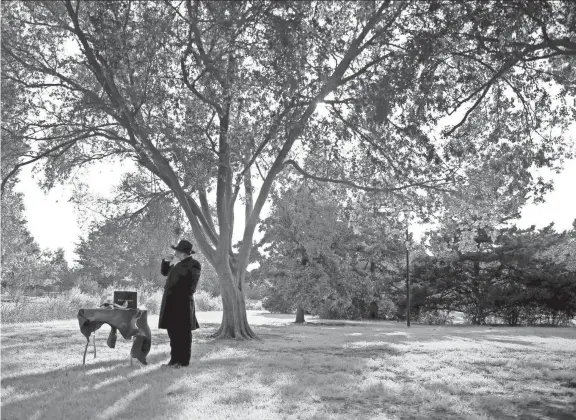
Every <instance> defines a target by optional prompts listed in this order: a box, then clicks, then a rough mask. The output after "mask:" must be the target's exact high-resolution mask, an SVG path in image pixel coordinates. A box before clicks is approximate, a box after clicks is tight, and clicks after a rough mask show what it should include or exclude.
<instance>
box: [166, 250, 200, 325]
mask: <svg viewBox="0 0 576 420" xmlns="http://www.w3.org/2000/svg"><path fill="white" fill-rule="evenodd" d="M201 269H202V268H201V266H200V263H199V262H198V261H196V260H195V259H194V258H192V257H189V258H186V259H184V260H182V261H180V262H179V263H177V264H176V265H173V266H170V262H168V261H164V260H162V264H161V266H160V273H161V274H162V275H163V276H168V277H167V278H166V285H165V286H164V295H163V296H162V305H161V307H160V318H159V319H158V328H163V329H168V328H190V330H192V331H193V330H195V329H197V328H200V325H198V320H197V319H196V308H195V306H194V293H195V292H196V287H197V286H198V280H200V271H201Z"/></svg>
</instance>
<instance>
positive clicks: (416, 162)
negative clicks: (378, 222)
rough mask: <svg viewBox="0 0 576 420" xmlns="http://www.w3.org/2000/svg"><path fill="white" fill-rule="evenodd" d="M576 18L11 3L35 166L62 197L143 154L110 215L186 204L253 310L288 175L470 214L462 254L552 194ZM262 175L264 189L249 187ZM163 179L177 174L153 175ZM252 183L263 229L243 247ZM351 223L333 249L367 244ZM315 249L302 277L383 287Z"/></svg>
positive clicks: (469, 9)
mask: <svg viewBox="0 0 576 420" xmlns="http://www.w3.org/2000/svg"><path fill="white" fill-rule="evenodd" d="M575 10H576V6H575V5H574V4H573V2H552V1H541V2H433V3H428V2H388V1H384V2H302V1H286V2H194V3H193V2H181V1H177V2H176V1H166V2H132V1H115V2H88V1H79V2H72V1H70V0H65V1H63V2H40V3H30V2H19V1H5V2H3V3H2V12H3V22H2V23H3V25H2V40H3V42H2V60H3V63H2V76H3V79H7V80H10V81H11V83H14V84H15V85H17V88H16V89H13V90H12V91H14V92H18V96H14V102H15V103H16V106H15V107H14V108H13V109H15V110H17V112H12V114H10V115H11V116H10V119H11V120H12V121H17V123H18V124H16V125H17V126H18V129H17V130H16V129H12V130H11V133H14V135H13V136H12V137H11V138H12V141H16V140H21V141H22V144H25V145H26V144H30V143H31V142H32V141H33V142H34V146H35V147H34V151H33V152H34V153H33V158H32V159H30V160H28V161H26V162H27V163H29V164H31V163H32V162H41V168H42V169H43V170H44V173H45V178H44V180H43V185H44V186H45V187H46V188H49V187H51V186H53V185H54V184H55V183H56V182H66V181H69V180H70V178H71V177H72V176H73V174H75V173H76V171H78V170H79V169H82V168H85V167H87V166H89V165H91V164H93V163H94V162H98V161H106V160H111V159H117V160H120V161H121V162H135V163H136V170H135V173H133V174H131V176H129V177H127V178H126V179H125V180H124V182H123V184H124V185H123V188H122V189H121V190H120V193H119V194H118V196H117V197H116V198H115V199H113V200H110V201H109V203H108V204H110V206H111V207H128V208H130V211H132V212H134V211H137V208H138V206H142V205H145V204H146V203H149V202H151V201H153V199H157V198H158V197H168V196H169V197H171V198H173V199H175V200H177V202H178V205H179V206H180V207H181V208H182V209H183V210H184V212H185V214H186V217H187V219H188V220H189V222H190V226H191V228H192V231H193V233H194V236H195V239H196V241H197V243H198V245H199V247H200V248H201V249H202V251H203V253H204V256H205V257H206V259H207V260H208V262H209V263H210V264H212V265H213V266H214V267H216V266H218V267H220V268H221V267H226V268H228V267H230V270H229V271H230V272H231V273H232V277H233V278H230V274H229V273H228V270H223V269H220V270H219V273H220V275H221V277H222V278H220V282H221V285H222V292H223V293H227V294H229V295H230V299H226V300H225V302H233V301H234V299H235V300H236V302H237V303H239V302H241V299H239V297H238V295H237V293H236V292H235V290H238V289H241V288H242V282H243V279H244V276H245V271H246V268H247V265H248V262H249V257H250V248H251V246H252V245H253V244H252V238H253V234H254V231H255V229H256V226H257V224H258V220H259V216H260V212H261V210H262V208H263V206H264V204H265V202H266V200H267V198H268V196H269V193H270V191H271V190H272V187H273V184H274V181H275V179H276V178H277V177H278V175H279V174H281V173H282V172H283V171H284V172H286V171H285V170H286V168H290V167H291V168H294V170H295V173H297V174H298V176H304V177H306V178H309V179H315V180H317V181H323V182H330V183H337V184H339V185H341V186H343V185H346V186H348V187H353V188H356V189H364V190H366V191H372V192H374V193H376V192H378V193H383V194H385V197H384V198H383V199H384V200H389V199H395V200H397V202H398V203H402V205H407V206H408V207H409V208H410V209H412V210H414V211H417V212H418V213H420V215H421V217H423V218H433V217H438V218H440V219H442V218H444V219H450V218H451V217H456V218H459V220H460V223H461V224H466V225H467V226H465V228H464V229H462V232H461V238H460V241H459V242H460V244H461V245H462V249H464V248H471V247H473V240H472V238H473V235H474V234H475V233H474V232H475V229H477V228H478V227H480V228H484V229H486V228H488V227H489V226H493V225H494V221H495V220H497V219H500V218H501V216H502V214H506V215H510V214H513V213H514V212H515V211H517V210H518V208H519V206H521V205H522V204H523V202H525V200H526V199H527V197H528V196H529V195H531V196H533V197H535V198H536V199H537V200H539V199H542V196H543V194H544V193H545V192H546V191H548V190H549V189H550V185H549V183H547V182H546V181H544V180H540V179H534V178H533V177H532V176H531V174H530V171H529V170H530V168H532V167H551V168H554V169H557V167H558V163H559V162H561V161H562V159H563V158H565V157H567V156H570V154H571V151H572V150H571V149H572V145H571V144H570V140H566V139H564V138H563V137H562V135H563V132H564V131H566V127H567V125H568V124H570V123H571V122H572V121H573V119H574V116H575V115H576V110H575V109H574V107H573V105H572V104H571V103H570V97H571V96H572V97H573V96H574V94H575V93H576V92H575V89H574V86H576V83H574V81H575V72H574V68H576V66H574V65H573V64H574V52H575V51H576V47H575V45H574V42H573V41H572V40H571V38H570V35H571V31H572V29H573V28H572V22H573V18H574V13H575ZM556 93H557V94H556ZM321 106H322V107H323V109H324V111H326V112H324V113H321V112H319V110H320V109H321ZM19 156H20V157H21V155H19ZM296 160H298V161H296ZM327 161H330V162H333V163H334V164H333V165H332V167H331V168H326V167H325V165H321V164H320V165H319V164H318V163H319V162H327ZM18 162H19V164H24V163H25V162H24V159H20V158H19V159H18ZM300 165H303V166H304V167H303V168H302V167H300ZM262 168H263V169H264V170H265V171H264V173H263V174H262V178H263V179H264V180H265V181H264V182H263V184H262V186H261V188H260V190H259V191H258V192H256V191H254V192H252V191H249V189H250V187H249V186H250V185H251V181H252V179H251V178H252V176H253V175H254V174H255V173H256V170H258V171H261V170H262ZM149 173H152V174H153V177H154V179H155V181H158V183H154V182H145V179H148V174H149ZM3 178H4V177H3ZM4 180H5V178H4ZM156 186H157V187H158V188H156ZM243 186H244V189H245V191H244V193H245V194H244V195H245V198H246V203H247V211H246V214H247V215H248V216H247V219H248V220H247V223H246V224H245V226H246V230H245V234H244V237H243V241H242V245H241V247H240V249H239V251H238V252H235V251H234V250H233V247H232V244H231V240H232V234H231V233H232V230H233V212H234V204H235V203H236V201H237V199H238V198H239V196H240V190H241V188H242V187H243ZM211 192H215V196H214V195H210V193H211ZM252 193H254V195H255V196H256V199H255V200H251V199H250V197H251V194H252ZM471 195H472V196H475V195H480V196H482V197H481V198H480V199H481V200H483V203H484V206H483V207H481V208H479V207H477V205H476V204H475V203H474V202H473V201H471V200H470V199H469V198H470V196H471ZM209 196H210V199H211V201H212V202H211V203H208V200H207V197H209ZM250 203H253V205H254V206H253V208H252V204H250ZM488 203H496V204H495V205H494V207H493V208H492V209H491V211H486V209H490V207H489V204H488ZM98 210H102V209H98ZM104 210H108V209H104ZM303 211H306V210H305V209H304V210H303ZM121 213H122V214H123V213H124V209H123V211H121ZM303 226H304V224H302V226H301V227H303ZM335 226H337V227H338V225H337V224H336V225H335ZM336 231H337V232H338V233H337V234H335V236H334V235H333V234H332V230H330V229H328V230H326V231H325V235H327V237H326V243H334V241H335V240H336V238H337V241H342V240H343V238H344V237H345V236H346V235H348V233H345V229H342V228H340V227H338V228H337V229H336ZM318 233H320V232H318ZM493 233H494V232H488V234H489V235H491V234H493ZM300 248H303V249H305V250H306V251H307V252H310V253H311V256H310V258H311V260H312V261H313V264H311V269H310V270H309V271H310V273H308V272H307V271H305V270H300V271H301V273H300V277H301V278H302V279H305V278H307V277H310V278H313V279H314V282H316V283H318V284H329V283H330V282H335V283H342V281H344V278H346V279H351V280H350V281H349V282H348V283H350V284H359V285H362V286H361V287H360V289H361V288H362V287H364V288H366V287H368V286H367V284H366V283H365V282H364V281H363V279H364V278H365V277H364V274H359V273H358V272H357V270H359V268H358V264H357V263H356V262H354V261H352V262H350V260H354V258H355V257H354V256H353V255H352V253H351V252H344V253H342V252H341V250H338V249H331V248H329V247H328V248H327V247H325V246H323V245H322V244H321V243H319V242H318V241H317V240H312V241H309V242H299V246H298V247H296V248H293V249H291V250H290V252H291V253H294V252H301V251H299V249H300ZM222 250H225V252H222ZM336 251H338V252H340V254H343V255H340V254H338V252H336ZM314 255H315V256H314ZM320 256H322V257H320ZM314 258H316V259H319V258H320V259H321V258H324V261H314ZM344 260H345V261H346V263H345V264H344V266H346V267H348V268H346V269H341V268H340V267H338V264H339V263H340V261H344ZM314 264H317V265H318V266H317V267H316V266H314ZM335 267H338V268H337V269H336V268H335ZM281 268H282V269H289V270H292V269H294V268H295V267H281ZM117 269H118V268H117V267H114V271H116V270H117ZM360 271H362V270H360ZM322 273H324V274H326V273H329V274H327V275H328V277H327V278H329V279H330V281H328V280H324V279H325V276H324V274H322ZM335 273H342V274H341V276H342V278H341V279H338V275H336V274H335ZM109 279H110V280H112V279H111V278H110V277H109ZM102 281H104V280H102ZM302 282H304V283H309V282H308V281H306V280H302ZM322 287H324V286H322ZM326 287H327V288H328V289H336V288H338V287H340V286H338V285H337V284H333V285H332V284H331V285H329V286H326ZM328 289H327V290H325V291H326V292H329V290H328ZM347 293H348V296H349V297H350V299H352V297H355V298H357V296H356V295H357V294H358V292H352V291H348V292H347ZM362 293H363V292H362ZM340 294H341V295H343V293H340ZM320 296H322V295H320ZM233 307H234V306H233V305H232V307H228V308H227V309H226V310H228V311H232V310H233ZM226 319H228V318H226ZM242 319H243V318H242Z"/></svg>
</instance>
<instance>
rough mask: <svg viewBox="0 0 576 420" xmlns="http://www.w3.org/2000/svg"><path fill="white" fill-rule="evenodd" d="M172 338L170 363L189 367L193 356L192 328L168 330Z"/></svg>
mask: <svg viewBox="0 0 576 420" xmlns="http://www.w3.org/2000/svg"><path fill="white" fill-rule="evenodd" d="M168 337H169V338H170V363H180V364H181V365H188V364H189V363H190V356H191V354H192V331H191V330H190V327H184V328H182V327H177V328H174V327H173V328H168Z"/></svg>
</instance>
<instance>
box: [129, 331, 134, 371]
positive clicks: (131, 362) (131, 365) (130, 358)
mask: <svg viewBox="0 0 576 420" xmlns="http://www.w3.org/2000/svg"><path fill="white" fill-rule="evenodd" d="M132 345H134V337H132ZM132 359H133V357H132V347H130V366H132Z"/></svg>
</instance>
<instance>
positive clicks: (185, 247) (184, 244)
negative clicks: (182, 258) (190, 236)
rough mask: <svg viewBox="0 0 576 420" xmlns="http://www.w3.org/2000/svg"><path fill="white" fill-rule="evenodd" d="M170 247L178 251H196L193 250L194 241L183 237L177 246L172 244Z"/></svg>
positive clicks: (187, 252)
mask: <svg viewBox="0 0 576 420" xmlns="http://www.w3.org/2000/svg"><path fill="white" fill-rule="evenodd" d="M170 248H172V249H174V250H176V251H180V252H185V253H186V254H195V253H196V252H194V251H192V243H190V241H187V240H186V239H182V240H181V241H180V242H178V245H176V246H173V245H170Z"/></svg>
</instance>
